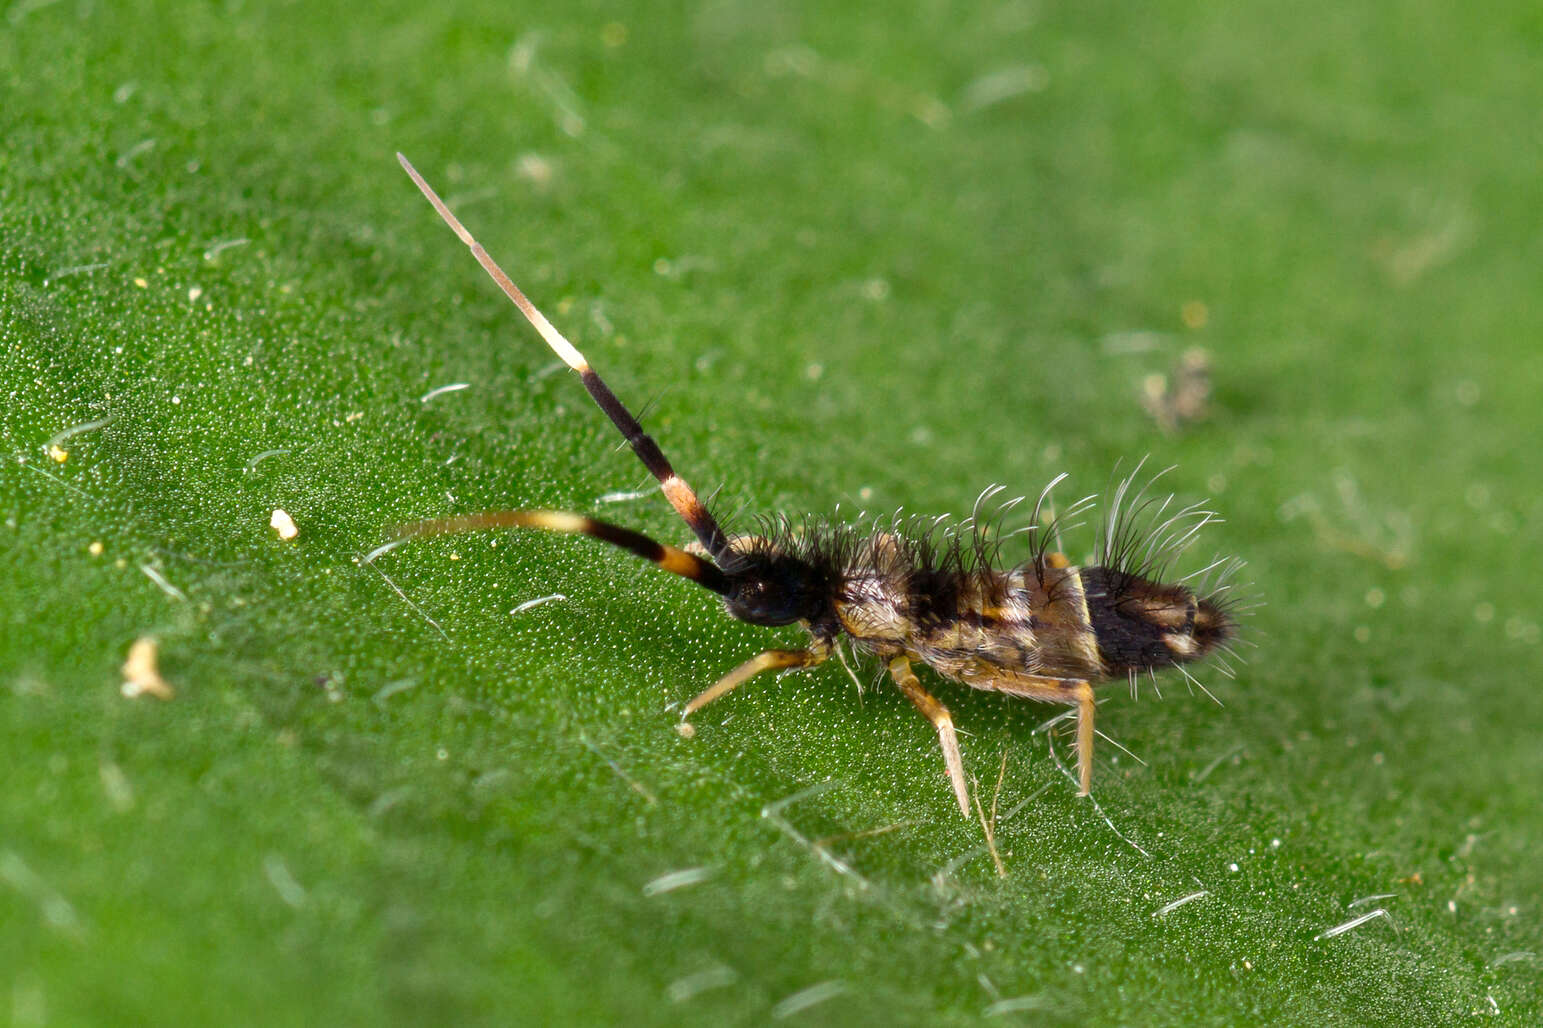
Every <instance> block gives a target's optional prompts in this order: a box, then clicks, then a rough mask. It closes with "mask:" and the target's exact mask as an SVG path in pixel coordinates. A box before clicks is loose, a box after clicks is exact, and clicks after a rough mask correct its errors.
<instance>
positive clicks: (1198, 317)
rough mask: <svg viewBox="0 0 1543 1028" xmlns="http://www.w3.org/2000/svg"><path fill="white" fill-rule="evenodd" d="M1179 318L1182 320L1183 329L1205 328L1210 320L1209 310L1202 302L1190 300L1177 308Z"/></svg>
mask: <svg viewBox="0 0 1543 1028" xmlns="http://www.w3.org/2000/svg"><path fill="white" fill-rule="evenodd" d="M1179 317H1180V318H1182V319H1183V321H1184V327H1185V328H1197V329H1198V328H1205V326H1206V323H1207V322H1209V321H1210V320H1211V309H1210V308H1209V307H1207V306H1206V305H1205V302H1204V301H1202V300H1190V301H1189V302H1188V303H1186V304H1184V306H1182V307H1180V308H1179Z"/></svg>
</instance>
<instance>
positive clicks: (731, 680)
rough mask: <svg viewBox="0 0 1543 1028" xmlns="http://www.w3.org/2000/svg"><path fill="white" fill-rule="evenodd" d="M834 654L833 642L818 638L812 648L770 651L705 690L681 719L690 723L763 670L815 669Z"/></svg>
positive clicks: (745, 663) (691, 703)
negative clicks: (723, 696)
mask: <svg viewBox="0 0 1543 1028" xmlns="http://www.w3.org/2000/svg"><path fill="white" fill-rule="evenodd" d="M830 653H831V643H830V640H828V639H822V638H816V639H812V640H810V642H809V648H808V649H806V650H767V651H766V652H765V653H763V654H761V655H760V656H759V657H751V658H750V659H749V660H747V661H745V662H744V663H743V664H741V665H740V666H739V667H737V668H735V669H734V670H733V671H730V672H729V673H728V674H726V675H724V676H723V677H722V678H720V679H718V681H716V682H714V683H713V684H712V685H710V686H708V687H707V688H706V689H704V690H702V692H701V693H699V694H698V695H697V696H696V697H695V698H694V699H692V701H691V702H690V703H688V704H686V709H685V710H683V711H681V715H680V719H681V720H682V721H684V720H686V718H688V717H690V716H691V715H692V714H694V713H696V712H697V711H699V710H701V709H702V708H703V707H705V706H707V705H708V704H709V703H711V702H712V701H713V700H716V699H717V698H718V697H720V696H722V695H723V694H724V693H727V692H731V691H733V690H734V689H736V688H738V687H739V686H741V685H743V684H745V683H746V682H748V681H750V679H752V678H754V677H755V676H756V675H758V674H760V673H761V672H763V671H780V670H793V669H796V668H806V667H814V666H815V665H816V664H820V663H823V662H824V661H825V659H826V658H827V657H829V656H830Z"/></svg>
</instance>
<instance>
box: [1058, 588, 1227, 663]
mask: <svg viewBox="0 0 1543 1028" xmlns="http://www.w3.org/2000/svg"><path fill="white" fill-rule="evenodd" d="M1080 577H1081V579H1082V586H1083V595H1084V597H1085V599H1086V601H1087V610H1088V623H1089V626H1090V627H1091V628H1092V631H1093V636H1094V639H1095V640H1096V642H1097V645H1098V649H1099V653H1100V654H1101V655H1102V656H1103V660H1104V664H1105V666H1106V667H1107V669H1108V674H1109V676H1110V677H1119V676H1121V675H1124V674H1126V673H1128V672H1130V671H1146V670H1148V669H1155V668H1163V667H1169V666H1171V665H1173V664H1185V663H1188V662H1190V661H1192V660H1199V659H1200V658H1201V657H1204V656H1205V655H1206V654H1207V653H1209V652H1210V651H1211V650H1213V649H1215V648H1216V647H1217V646H1219V645H1221V643H1223V642H1225V641H1226V639H1227V638H1228V637H1229V636H1231V634H1232V631H1233V625H1232V622H1231V620H1230V619H1229V618H1228V617H1227V615H1226V612H1225V611H1224V610H1222V609H1221V607H1219V606H1218V605H1216V604H1215V603H1212V602H1211V601H1209V600H1203V599H1200V598H1198V597H1196V596H1195V594H1194V593H1192V592H1190V591H1189V590H1188V589H1186V588H1184V587H1183V586H1181V585H1163V584H1162V583H1159V582H1151V581H1148V580H1147V579H1144V578H1140V577H1137V576H1135V575H1131V574H1129V573H1127V572H1121V571H1117V570H1114V569H1111V568H1103V567H1093V568H1083V569H1082V571H1081V576H1080Z"/></svg>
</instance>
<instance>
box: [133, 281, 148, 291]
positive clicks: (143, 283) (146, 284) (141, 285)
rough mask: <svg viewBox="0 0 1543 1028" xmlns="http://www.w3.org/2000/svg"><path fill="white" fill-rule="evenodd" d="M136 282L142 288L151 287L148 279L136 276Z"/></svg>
mask: <svg viewBox="0 0 1543 1028" xmlns="http://www.w3.org/2000/svg"><path fill="white" fill-rule="evenodd" d="M134 284H135V285H136V286H138V287H139V288H141V289H149V288H150V283H149V282H146V281H145V280H144V279H142V278H136V279H135V280H134Z"/></svg>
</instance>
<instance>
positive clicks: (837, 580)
mask: <svg viewBox="0 0 1543 1028" xmlns="http://www.w3.org/2000/svg"><path fill="white" fill-rule="evenodd" d="M397 158H398V160H400V161H401V163H402V167H403V168H404V169H405V170H406V171H407V174H408V175H409V176H411V178H412V180H413V182H415V183H416V184H417V186H418V188H419V189H420V190H422V191H423V194H424V196H426V197H427V198H428V200H429V202H430V203H431V204H433V205H434V209H435V210H437V211H438V212H439V214H440V217H442V218H443V219H444V220H445V222H446V223H447V224H448V225H449V226H450V227H451V228H452V229H454V230H455V233H456V235H458V236H459V237H460V238H461V241H462V242H463V243H465V244H466V245H467V246H468V247H469V248H470V249H471V251H472V254H473V255H474V256H475V257H476V258H477V260H478V261H479V262H480V263H481V264H482V266H483V268H484V269H485V270H486V271H487V273H488V274H489V275H491V276H492V278H493V279H494V281H496V282H497V283H498V285H499V286H500V287H501V288H502V289H503V291H504V293H505V294H507V295H508V297H509V298H510V299H511V300H512V301H514V303H515V305H516V306H518V307H519V308H520V310H521V312H522V313H523V314H524V315H525V317H526V318H527V319H528V320H529V321H530V323H531V324H532V325H533V326H534V327H535V328H536V330H537V331H538V332H539V333H540V334H541V336H542V338H543V339H545V340H546V342H547V344H548V345H549V346H551V348H552V349H553V351H554V352H556V353H557V355H558V356H559V357H561V358H562V359H563V361H564V362H565V363H566V364H567V365H568V366H569V367H571V368H572V369H574V370H575V371H577V372H578V373H579V376H580V380H581V381H582V382H583V384H584V387H585V388H586V389H587V390H588V391H589V394H590V396H591V397H593V398H594V400H595V403H596V404H597V405H598V406H599V407H600V409H601V410H602V411H604V412H605V414H606V415H607V416H608V417H609V418H610V419H611V421H612V423H613V424H615V426H616V428H617V429H618V430H619V431H620V432H621V434H622V436H623V437H624V438H625V439H626V440H627V442H628V444H630V445H631V447H632V449H633V452H635V453H636V454H637V456H638V458H639V459H640V460H641V461H642V462H643V464H644V466H645V467H646V468H647V469H648V470H649V472H650V473H651V474H652V475H653V476H654V478H655V479H657V480H658V482H659V485H660V487H661V489H662V490H663V491H664V494H665V497H666V498H667V499H668V500H669V502H670V504H671V505H672V506H673V507H674V508H675V510H676V511H677V512H678V513H679V514H680V516H681V518H682V519H683V520H684V521H685V522H686V524H687V525H688V526H689V527H690V528H691V531H692V533H693V534H694V535H695V536H696V541H695V542H694V543H693V544H692V545H691V546H689V547H687V548H686V549H678V548H676V547H674V546H668V545H666V544H664V543H660V542H656V541H654V540H653V539H650V538H648V537H647V536H644V535H641V534H640V533H637V532H634V531H632V530H630V529H626V528H621V527H619V526H617V525H612V524H609V523H607V522H604V521H598V520H596V519H594V518H590V517H585V516H583V515H579V514H569V513H563V512H558V511H545V510H522V511H499V512H493V513H486V514H473V515H467V516H462V517H451V518H440V519H435V520H429V521H419V522H414V523H411V524H406V525H401V526H399V527H398V528H397V529H396V531H395V536H396V538H398V539H408V538H413V537H419V536H428V535H440V534H444V533H450V532H467V531H479V530H486V529H496V528H507V527H524V528H539V529H545V530H547V531H551V532H565V533H573V534H579V535H588V536H593V537H594V538H596V539H600V540H603V541H605V542H608V543H611V544H613V545H615V546H619V547H622V548H623V549H626V550H630V551H631V552H633V553H635V554H637V555H638V556H639V557H642V558H643V559H645V560H648V561H652V562H653V563H655V564H657V565H659V566H660V567H662V568H664V569H665V570H666V571H670V572H672V573H674V574H677V575H680V576H682V577H684V578H688V579H691V580H692V581H694V582H696V583H697V584H698V585H701V586H702V587H703V588H706V589H708V590H710V591H712V592H714V593H717V594H718V595H719V596H720V597H722V598H723V602H724V605H725V607H726V608H727V610H728V612H729V613H730V614H731V615H733V616H734V617H736V618H738V619H739V620H741V621H746V622H749V623H750V624H755V625H767V626H780V625H791V624H798V625H801V626H802V627H804V628H805V629H807V630H808V632H809V634H810V640H809V643H808V645H807V646H805V647H804V648H803V649H797V650H780V649H778V650H767V651H766V652H765V653H762V654H760V655H759V656H757V657H754V658H752V659H750V660H748V661H746V662H745V663H743V664H741V665H740V666H739V667H737V668H735V669H734V670H733V671H731V672H729V673H728V674H727V675H725V676H723V677H722V678H721V679H719V680H718V681H717V682H716V683H715V684H714V685H713V686H711V687H710V688H708V689H707V690H705V691H704V692H702V693H701V694H700V695H698V696H697V697H696V698H695V699H693V700H691V701H690V702H689V703H687V704H686V706H685V709H684V714H683V719H684V718H687V717H690V716H691V715H692V714H693V713H695V712H696V711H698V710H700V709H701V708H702V707H704V706H706V705H707V704H709V703H711V702H712V701H713V700H716V699H718V698H719V697H721V696H723V695H724V694H725V693H728V692H730V691H731V690H733V689H734V688H736V687H738V686H739V685H742V684H743V683H745V682H746V681H749V680H750V679H751V678H754V677H755V676H757V675H759V674H761V673H763V672H766V671H776V670H792V669H798V668H807V667H813V666H815V665H817V664H820V663H822V662H823V661H825V660H826V659H828V658H829V657H830V656H831V655H832V654H833V653H835V652H836V647H837V646H838V644H839V643H840V641H841V640H843V639H846V640H849V641H850V643H851V644H852V645H853V646H855V647H856V648H857V649H860V650H862V651H865V652H867V653H869V654H872V655H873V656H875V657H877V658H878V659H879V660H880V661H881V662H883V664H884V666H885V667H886V669H887V670H888V671H889V675H890V677H891V678H892V679H893V680H894V683H895V685H896V686H898V687H899V689H900V691H901V692H902V693H904V694H905V696H906V698H907V699H909V700H910V701H911V702H912V703H913V704H914V705H915V706H916V708H917V710H919V711H920V712H921V713H922V714H923V715H924V716H925V717H926V718H927V719H928V720H929V721H931V722H932V724H933V726H934V728H936V730H937V733H938V741H939V743H940V745H941V746H942V750H943V760H944V764H945V765H946V767H947V771H948V777H949V780H950V782H951V784H952V786H953V790H954V795H955V798H956V799H957V800H958V802H959V809H960V811H961V812H962V813H964V815H965V816H966V817H968V816H969V813H970V810H969V792H968V790H967V788H966V785H965V777H964V765H963V761H962V760H961V758H960V754H959V742H958V738H957V735H956V733H955V730H954V723H953V718H952V717H951V715H950V714H949V712H948V709H947V708H946V707H944V706H943V704H941V703H940V702H938V701H937V700H936V699H935V698H934V697H933V696H932V694H931V693H929V692H928V691H927V690H926V689H925V688H924V687H923V686H922V684H921V682H920V680H918V678H917V677H916V673H915V670H914V669H913V664H916V663H921V664H925V665H927V666H929V667H931V668H932V669H933V670H934V671H936V672H937V673H939V674H940V675H942V676H943V677H945V678H949V679H952V680H954V681H957V682H961V683H963V684H964V685H968V686H970V687H972V688H976V689H984V690H988V691H992V692H1001V693H1007V694H1010V695H1013V696H1022V697H1025V698H1028V699H1033V700H1042V701H1048V702H1051V703H1063V704H1068V705H1070V706H1072V707H1074V708H1075V712H1076V718H1077V767H1078V784H1079V786H1080V795H1086V794H1087V793H1088V791H1089V789H1090V787H1091V784H1092V775H1093V736H1094V731H1093V723H1094V710H1095V707H1094V693H1093V685H1094V684H1095V683H1097V682H1102V681H1107V680H1110V679H1115V678H1129V679H1130V681H1131V683H1132V686H1133V687H1134V684H1135V680H1136V676H1137V675H1139V674H1151V673H1153V672H1155V671H1157V670H1159V669H1162V668H1166V667H1169V666H1173V665H1181V664H1184V663H1188V662H1190V661H1194V660H1198V659H1200V658H1202V657H1204V656H1206V655H1207V654H1209V653H1212V652H1213V651H1215V650H1217V649H1219V648H1220V649H1225V648H1226V642H1227V640H1228V639H1229V638H1230V637H1231V636H1232V635H1233V634H1234V630H1235V622H1234V619H1233V616H1232V612H1231V610H1230V608H1229V604H1228V603H1227V602H1226V600H1225V599H1224V598H1223V593H1224V590H1225V588H1226V587H1225V586H1224V585H1222V586H1218V587H1217V588H1215V589H1213V590H1210V591H1207V590H1204V589H1200V590H1198V591H1197V590H1192V589H1190V588H1188V587H1186V586H1184V585H1182V584H1173V585H1165V584H1162V583H1161V582H1159V581H1158V580H1157V579H1159V578H1160V577H1161V573H1162V571H1163V570H1164V568H1165V565H1166V562H1167V560H1168V559H1169V558H1170V557H1172V556H1173V555H1174V554H1175V553H1177V552H1178V551H1179V550H1181V549H1183V548H1184V547H1185V546H1186V545H1187V544H1188V543H1189V542H1190V541H1191V540H1192V539H1193V538H1194V536H1195V534H1196V533H1197V532H1198V531H1199V530H1200V528H1201V527H1202V526H1203V525H1204V524H1205V523H1206V522H1207V521H1208V520H1210V519H1211V518H1212V515H1211V514H1210V512H1208V511H1204V510H1201V509H1200V508H1198V507H1193V506H1191V507H1184V508H1180V509H1178V510H1176V511H1174V512H1172V513H1169V512H1168V506H1169V500H1158V499H1157V498H1156V497H1149V496H1148V495H1147V492H1146V490H1145V489H1142V490H1138V491H1137V492H1136V493H1135V494H1134V495H1131V493H1130V490H1131V488H1132V485H1133V483H1134V480H1135V475H1134V474H1132V475H1131V476H1130V477H1128V478H1126V479H1124V480H1123V481H1122V482H1121V483H1120V485H1119V486H1118V487H1117V488H1116V489H1115V491H1114V493H1113V495H1112V497H1111V498H1110V503H1109V509H1108V510H1107V511H1106V513H1105V517H1104V520H1103V529H1102V531H1101V533H1100V563H1099V564H1098V565H1096V566H1092V567H1076V566H1073V565H1072V564H1071V563H1070V562H1069V561H1068V560H1067V559H1066V558H1065V557H1064V556H1062V555H1061V554H1059V553H1056V552H1052V551H1051V550H1050V548H1049V545H1048V543H1049V539H1050V537H1051V534H1052V532H1051V530H1050V529H1048V528H1046V527H1045V526H1038V527H1037V528H1036V529H1035V531H1037V533H1038V537H1037V545H1036V547H1035V552H1034V555H1033V557H1032V558H1031V559H1030V560H1029V561H1027V562H1025V563H1023V564H1021V565H1019V566H1017V567H1013V568H1008V569H998V568H996V567H995V566H994V565H995V563H996V562H995V556H996V547H997V544H998V541H999V540H998V539H997V537H996V533H995V532H994V530H992V529H991V528H990V527H989V525H986V524H983V519H982V518H980V517H979V516H977V517H972V518H971V519H970V520H969V521H967V522H966V523H964V524H962V525H959V526H956V527H955V528H953V529H951V530H950V529H948V528H946V527H945V526H944V524H943V523H942V522H921V521H918V520H915V519H911V520H908V521H900V520H898V519H897V520H896V522H895V523H894V524H892V525H890V526H888V527H887V529H882V530H881V529H880V528H878V527H875V528H874V529H873V530H872V531H869V532H865V531H863V530H860V529H857V528H853V527H850V526H841V525H834V524H829V523H825V522H819V521H810V522H807V523H805V524H804V525H802V526H801V527H800V528H795V526H793V525H792V524H791V523H790V522H788V521H787V520H786V519H779V520H775V521H771V522H768V523H767V524H766V525H765V531H763V532H761V533H760V534H756V535H740V536H731V535H729V534H727V533H725V532H724V531H723V529H722V528H720V527H719V525H718V523H717V521H716V520H715V519H714V518H713V516H712V514H710V513H709V512H708V510H707V508H706V506H704V505H703V503H702V502H701V500H700V499H698V497H697V495H696V493H695V492H694V491H693V490H692V489H691V487H690V486H688V485H687V484H686V482H685V481H684V480H683V479H682V478H681V477H680V476H679V475H678V474H676V473H675V470H674V469H673V468H672V467H671V465H670V462H669V461H668V460H667V459H666V458H665V456H664V453H663V452H662V451H661V450H660V449H659V446H658V444H656V443H655V442H654V440H653V439H652V438H651V437H650V436H648V435H647V434H646V433H645V432H644V431H643V429H642V426H641V425H639V424H638V422H637V419H636V418H635V417H633V415H632V414H631V412H629V411H628V410H627V408H626V407H625V406H623V404H622V403H621V401H620V400H618V399H617V398H616V395H615V394H614V393H613V392H611V390H610V388H609V387H608V386H607V385H606V384H605V382H604V381H602V380H601V378H600V376H599V375H597V374H596V373H595V371H594V369H593V368H591V367H590V366H589V362H588V361H587V360H585V359H584V356H583V355H582V354H580V353H579V351H578V350H577V349H575V348H574V347H573V345H572V344H571V343H569V342H568V340H567V339H565V338H563V336H562V334H561V333H559V332H558V331H557V329H555V328H554V327H553V326H552V324H551V323H550V322H549V321H547V319H546V318H545V317H544V316H542V314H541V312H540V311H538V310H537V309H536V308H535V307H534V306H533V305H532V304H531V302H530V301H529V300H527V299H526V298H525V295H524V294H523V293H522V292H520V290H519V288H518V287H517V286H515V284H514V283H513V282H512V281H510V279H509V277H508V276H507V275H506V274H504V272H503V270H502V269H501V268H499V267H498V265H497V264H496V263H495V262H494V261H493V259H492V258H491V257H489V256H488V253H487V251H486V250H484V249H483V248H482V246H481V245H480V244H478V243H477V241H476V240H475V239H473V238H472V236H471V234H470V233H469V232H467V231H466V229H465V228H464V227H463V226H462V225H461V223H460V222H459V221H458V220H457V219H456V217H455V215H454V214H452V213H451V212H450V210H449V208H447V207H446V206H445V204H444V202H443V201H441V200H440V198H439V197H438V195H436V194H435V192H434V190H433V189H431V188H430V187H429V185H428V183H426V182H425V181H424V180H423V178H422V176H420V175H419V174H418V172H417V171H416V170H415V169H414V168H413V166H412V165H411V164H410V163H408V161H407V158H405V157H403V156H402V155H401V154H398V155H397ZM1138 471H1139V467H1138ZM1063 477H1064V476H1063ZM1059 481H1060V479H1059V478H1058V479H1056V481H1055V482H1052V483H1051V485H1050V486H1047V487H1046V489H1045V491H1044V493H1042V494H1041V496H1040V501H1041V504H1043V502H1044V500H1045V498H1046V496H1047V495H1048V493H1049V491H1050V488H1051V487H1053V486H1054V485H1055V484H1056V483H1057V482H1059ZM1149 484H1150V483H1149ZM991 495H993V492H992V491H989V490H988V492H987V494H984V495H983V497H982V500H983V501H984V500H986V499H988V498H989V497H990V496H991ZM1088 503H1089V501H1082V502H1081V503H1079V504H1078V505H1075V507H1074V509H1076V510H1081V509H1085V508H1086V506H1087V505H1088ZM980 506H981V504H977V513H978V512H979V509H980ZM1005 506H1008V505H1004V507H1005ZM1034 521H1035V522H1036V523H1037V522H1038V521H1039V505H1036V509H1035V513H1034ZM1218 567H1220V568H1221V570H1222V572H1223V577H1225V573H1226V571H1228V570H1229V567H1228V566H1225V565H1223V564H1221V563H1220V562H1219V563H1218V564H1214V565H1212V567H1211V568H1210V569H1207V571H1215V570H1216V569H1217V568H1218Z"/></svg>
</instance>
